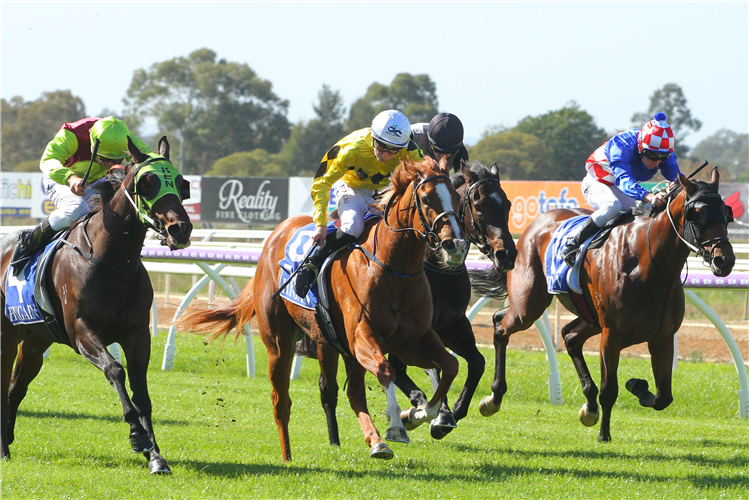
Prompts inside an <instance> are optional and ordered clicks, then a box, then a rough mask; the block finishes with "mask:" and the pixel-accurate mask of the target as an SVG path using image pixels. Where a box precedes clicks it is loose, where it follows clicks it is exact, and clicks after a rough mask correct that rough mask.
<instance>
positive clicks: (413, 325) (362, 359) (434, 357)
mask: <svg viewBox="0 0 749 500" xmlns="http://www.w3.org/2000/svg"><path fill="white" fill-rule="evenodd" d="M446 171H447V165H446V163H445V162H444V161H443V162H442V163H440V164H439V165H438V164H437V163H436V162H435V161H434V160H432V159H429V158H426V159H424V160H422V161H420V162H415V163H411V162H406V163H401V165H400V166H399V167H398V168H396V169H395V170H394V171H393V173H392V174H391V183H392V186H393V189H392V190H391V191H390V192H389V193H387V194H385V196H383V198H382V199H381V201H380V205H379V208H380V209H381V210H382V211H383V215H382V218H381V219H380V220H379V221H378V222H377V223H376V224H375V225H374V226H369V227H368V229H367V230H366V231H365V232H364V234H362V236H361V237H360V238H359V240H358V241H359V245H360V246H359V247H357V248H355V249H352V250H346V251H341V252H339V253H338V255H337V256H336V258H335V260H334V262H333V263H332V265H331V266H330V269H331V270H330V287H329V294H330V296H331V301H330V302H331V306H330V317H331V320H332V323H333V324H334V326H335V330H336V331H337V332H338V334H339V338H340V343H341V344H342V347H343V348H344V349H345V351H346V352H348V353H350V355H348V354H347V355H346V356H344V358H345V360H346V366H347V369H348V376H349V379H348V391H347V395H348V398H349V402H350V403H351V407H352V409H353V410H354V412H355V413H356V415H357V417H358V419H359V424H360V426H361V428H362V431H363V433H364V439H365V442H366V443H367V445H368V446H369V447H370V456H371V457H373V458H384V459H390V458H392V457H393V452H392V451H391V450H390V448H389V447H388V446H387V444H385V442H383V441H382V439H381V437H380V434H379V432H378V431H377V429H376V428H375V426H374V424H373V423H372V420H371V418H370V416H369V411H368V409H367V402H366V392H365V385H364V376H365V370H366V371H369V372H370V373H372V374H373V375H374V376H375V377H377V380H378V381H379V382H380V384H382V386H383V388H384V389H385V394H386V397H387V408H386V415H387V416H388V418H389V421H390V427H389V428H388V430H387V432H386V434H385V439H387V440H389V441H396V442H409V438H408V434H407V432H406V429H405V428H404V427H403V424H402V422H401V419H400V408H399V407H398V402H397V401H396V397H395V385H394V381H395V370H394V368H393V367H392V365H391V364H390V363H389V362H388V361H387V360H386V359H385V354H386V353H389V352H392V353H396V354H397V355H398V356H399V357H400V358H401V359H402V360H403V361H404V362H406V363H408V364H410V365H415V366H420V367H422V368H439V369H441V370H442V373H443V378H442V380H441V382H440V384H439V385H438V387H437V389H436V391H435V392H434V395H433V397H432V399H431V400H430V401H429V403H428V404H427V405H426V407H425V408H422V409H421V410H420V412H419V413H418V414H417V415H416V416H415V418H419V419H422V420H431V419H433V418H435V417H436V416H437V414H438V411H439V407H440V403H441V402H442V401H443V400H444V398H445V395H446V394H447V390H448V389H449V387H450V384H451V383H452V381H453V380H454V379H455V377H456V375H457V373H458V362H457V360H456V359H455V358H454V357H453V356H452V355H450V353H448V352H447V350H446V349H445V346H444V345H443V344H442V342H441V341H440V339H439V337H438V336H437V334H436V333H435V332H434V330H432V329H431V328H430V324H431V318H432V301H431V300H430V292H429V283H428V282H427V279H426V276H425V275H424V272H423V256H424V249H425V247H426V246H427V244H429V245H431V246H432V247H433V248H435V249H436V251H437V252H439V253H440V254H441V256H442V259H443V262H444V263H445V265H447V266H448V267H456V266H460V265H462V264H463V261H464V260H465V256H466V253H467V250H468V242H467V241H466V240H465V239H463V235H462V231H461V229H460V224H459V222H458V220H457V214H456V213H455V208H457V207H458V202H459V196H458V193H457V192H456V191H455V188H454V187H453V185H452V183H451V182H450V179H449V177H448V176H447V175H445V172H446ZM310 222H311V218H310V217H307V216H299V217H293V218H291V219H287V220H286V221H284V222H282V223H281V224H280V225H279V226H278V227H277V228H276V229H275V230H274V231H273V233H272V234H271V235H270V237H269V238H268V239H267V241H266V243H265V247H264V248H263V251H262V254H261V256H260V260H259V262H258V264H257V269H256V271H255V277H254V279H253V280H251V281H250V282H249V283H248V284H247V286H245V288H244V290H243V291H242V293H241V294H240V296H239V297H238V298H237V299H236V300H235V301H234V302H233V303H232V304H230V305H228V306H225V307H222V308H219V309H214V310H201V309H200V307H199V306H193V308H191V309H188V311H186V313H185V315H183V316H182V318H181V319H180V320H179V321H178V325H177V326H178V327H180V328H181V329H185V330H188V331H193V332H216V333H214V334H213V335H212V336H211V339H215V338H217V337H219V336H221V335H226V334H227V333H228V332H229V331H230V330H231V329H232V328H240V327H241V326H242V325H243V324H244V323H246V322H248V321H250V319H251V318H252V317H253V316H255V315H257V324H258V330H259V332H260V335H261V337H262V340H263V342H264V344H265V346H266V348H267V351H268V369H269V376H270V379H271V384H272V386H273V391H272V394H271V399H272V401H273V408H274V416H275V419H276V425H277V426H278V431H279V436H280V439H281V452H282V457H283V460H284V461H288V460H291V448H290V445H289V428H288V424H289V416H290V410H291V400H290V398H289V376H290V373H291V365H292V361H293V357H294V352H295V344H296V342H297V340H299V339H300V338H301V337H302V335H303V334H305V333H306V334H307V335H309V336H310V337H311V338H312V339H313V340H314V341H315V342H317V343H318V344H322V345H324V344H326V342H327V341H326V340H325V338H324V336H323V333H322V331H321V329H320V326H319V325H318V322H317V321H316V318H315V313H314V312H313V311H311V310H308V309H304V308H302V307H299V306H297V305H294V304H292V303H291V302H288V301H285V300H283V299H281V298H276V297H274V292H275V291H276V290H278V289H279V287H281V286H285V284H284V283H281V282H280V278H279V270H280V268H279V261H280V260H281V259H283V258H284V248H285V246H286V244H287V242H288V241H289V240H290V238H291V237H292V235H293V234H294V233H295V232H296V231H297V230H298V229H299V228H302V227H304V226H306V225H307V224H309V223H310ZM365 252H366V253H365ZM367 254H369V255H367ZM237 335H239V331H237ZM336 363H337V358H336ZM336 390H337V387H336Z"/></svg>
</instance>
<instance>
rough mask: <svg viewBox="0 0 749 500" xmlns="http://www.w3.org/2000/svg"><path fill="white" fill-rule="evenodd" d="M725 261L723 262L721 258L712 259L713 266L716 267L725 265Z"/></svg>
mask: <svg viewBox="0 0 749 500" xmlns="http://www.w3.org/2000/svg"><path fill="white" fill-rule="evenodd" d="M725 263H726V262H725V260H723V257H721V256H717V257H715V258H714V259H713V264H715V265H716V266H718V267H723V266H724V265H725Z"/></svg>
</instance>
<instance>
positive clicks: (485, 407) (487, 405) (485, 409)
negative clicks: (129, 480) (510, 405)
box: [479, 396, 502, 417]
mask: <svg viewBox="0 0 749 500" xmlns="http://www.w3.org/2000/svg"><path fill="white" fill-rule="evenodd" d="M501 405H502V403H500V404H498V405H497V404H494V401H492V397H491V396H486V397H485V398H484V399H482V400H481V402H480V403H479V413H481V415H483V416H485V417H491V416H492V415H494V414H495V413H497V412H498V411H499V407H500V406H501Z"/></svg>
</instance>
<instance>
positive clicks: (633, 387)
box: [624, 378, 650, 398]
mask: <svg viewBox="0 0 749 500" xmlns="http://www.w3.org/2000/svg"><path fill="white" fill-rule="evenodd" d="M624 387H626V388H627V390H628V391H629V392H631V393H632V394H634V395H635V396H637V397H638V398H639V397H640V395H642V393H644V392H648V390H649V388H650V384H648V381H647V380H642V379H640V378H631V379H629V380H627V383H626V384H624Z"/></svg>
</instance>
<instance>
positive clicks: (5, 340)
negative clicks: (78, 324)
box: [0, 300, 18, 459]
mask: <svg viewBox="0 0 749 500" xmlns="http://www.w3.org/2000/svg"><path fill="white" fill-rule="evenodd" d="M0 305H2V311H4V310H5V301H4V300H0ZM2 311H0V314H2V329H0V372H1V373H2V375H0V380H1V381H2V382H1V384H2V385H1V386H0V458H3V459H10V441H9V416H10V408H9V404H8V392H9V388H10V379H11V376H12V374H13V363H15V361H16V355H17V354H18V337H17V336H16V335H17V334H16V328H15V327H14V326H13V325H12V324H11V322H10V321H9V320H8V318H7V317H6V316H5V314H3V313H2ZM10 433H12V431H10Z"/></svg>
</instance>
